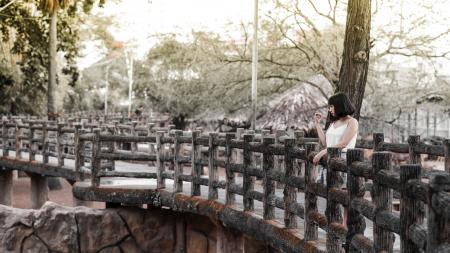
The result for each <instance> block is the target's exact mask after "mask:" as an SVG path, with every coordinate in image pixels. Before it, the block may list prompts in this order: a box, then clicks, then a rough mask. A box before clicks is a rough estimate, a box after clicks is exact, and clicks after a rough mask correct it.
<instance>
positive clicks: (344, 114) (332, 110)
mask: <svg viewBox="0 0 450 253" xmlns="http://www.w3.org/2000/svg"><path fill="white" fill-rule="evenodd" d="M328 105H329V109H328V114H329V118H330V124H329V125H328V126H327V127H326V134H324V132H323V130H322V127H321V125H320V122H321V121H322V118H323V116H322V114H320V113H316V114H315V115H314V123H315V125H316V129H317V134H318V135H319V141H320V143H321V144H322V145H323V146H325V147H327V148H328V147H335V148H340V149H341V152H342V156H344V157H345V154H346V152H347V149H348V148H354V147H355V144H356V137H357V134H358V121H357V120H356V119H355V118H353V117H352V116H351V115H352V114H353V113H354V112H355V107H354V106H353V105H352V103H351V102H350V99H348V97H347V95H345V94H344V93H336V94H334V95H333V96H331V97H330V98H329V99H328ZM326 154H327V149H326V148H325V149H323V150H321V151H320V152H319V153H318V154H317V155H316V156H314V159H313V163H314V164H315V165H317V164H318V163H319V161H320V159H322V157H323V156H324V155H326Z"/></svg>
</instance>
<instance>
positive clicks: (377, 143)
mask: <svg viewBox="0 0 450 253" xmlns="http://www.w3.org/2000/svg"><path fill="white" fill-rule="evenodd" d="M383 143H384V134H383V133H374V134H373V151H374V152H376V151H382V145H383Z"/></svg>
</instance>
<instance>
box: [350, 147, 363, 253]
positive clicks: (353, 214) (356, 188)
mask: <svg viewBox="0 0 450 253" xmlns="http://www.w3.org/2000/svg"><path fill="white" fill-rule="evenodd" d="M363 160H364V152H363V150H362V149H348V150H347V192H348V195H349V203H348V204H349V205H348V217H347V228H348V232H347V236H346V241H347V243H346V247H348V251H349V252H360V251H359V250H358V249H356V248H355V247H353V245H352V244H351V241H352V239H353V237H354V236H355V235H357V234H361V235H364V230H365V229H366V221H365V220H364V216H363V215H362V214H361V213H360V212H358V210H357V209H355V208H353V207H352V205H351V203H352V201H353V200H354V199H356V198H363V197H364V193H365V190H364V179H363V178H361V177H357V176H355V175H353V174H352V173H351V171H350V166H351V164H352V163H353V162H362V161H363Z"/></svg>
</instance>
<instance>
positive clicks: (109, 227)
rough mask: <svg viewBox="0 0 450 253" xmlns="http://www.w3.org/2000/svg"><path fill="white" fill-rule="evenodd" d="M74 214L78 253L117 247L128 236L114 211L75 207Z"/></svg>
mask: <svg viewBox="0 0 450 253" xmlns="http://www.w3.org/2000/svg"><path fill="white" fill-rule="evenodd" d="M74 212H75V218H76V221H77V224H78V234H79V242H80V251H81V252H83V253H97V252H99V251H100V250H101V249H104V248H106V247H109V246H113V245H117V244H118V243H119V242H120V241H122V240H123V239H124V238H125V237H127V236H128V235H129V233H128V230H127V229H126V226H125V223H124V222H123V221H122V219H121V218H120V216H119V215H118V214H117V212H115V211H114V210H98V209H91V208H86V207H76V208H74Z"/></svg>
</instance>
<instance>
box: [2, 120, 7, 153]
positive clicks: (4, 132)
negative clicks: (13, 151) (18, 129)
mask: <svg viewBox="0 0 450 253" xmlns="http://www.w3.org/2000/svg"><path fill="white" fill-rule="evenodd" d="M7 124H8V121H6V120H3V122H2V143H3V157H7V156H9V145H8V126H7Z"/></svg>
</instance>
